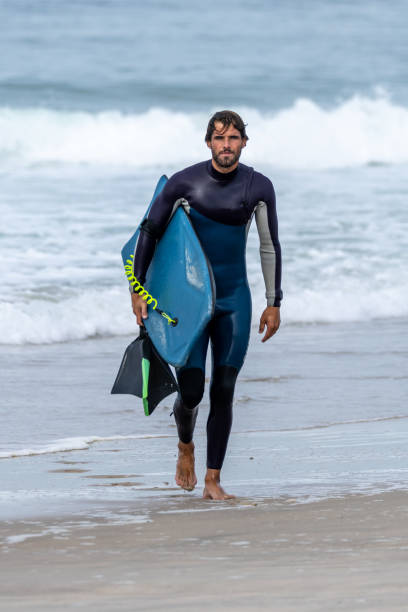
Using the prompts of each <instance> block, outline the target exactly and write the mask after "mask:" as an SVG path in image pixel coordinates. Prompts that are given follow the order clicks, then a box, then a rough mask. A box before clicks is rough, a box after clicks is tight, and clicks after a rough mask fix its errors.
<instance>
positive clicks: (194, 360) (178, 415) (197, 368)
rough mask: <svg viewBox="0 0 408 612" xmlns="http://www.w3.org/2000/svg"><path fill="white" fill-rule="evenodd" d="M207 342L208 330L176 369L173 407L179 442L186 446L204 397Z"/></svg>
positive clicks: (207, 329) (190, 437) (191, 436)
mask: <svg viewBox="0 0 408 612" xmlns="http://www.w3.org/2000/svg"><path fill="white" fill-rule="evenodd" d="M208 341H209V328H208V326H207V328H206V329H205V330H204V331H203V333H202V334H201V336H200V337H199V338H198V339H197V341H196V343H195V345H194V347H193V349H192V351H191V353H190V356H189V358H188V360H187V363H186V364H185V365H184V366H183V367H181V368H176V376H177V382H178V384H179V389H180V392H179V393H178V394H177V397H176V400H175V402H174V406H173V414H174V418H175V421H176V425H177V432H178V436H179V439H180V441H181V442H184V444H188V443H189V442H191V440H192V439H193V433H194V427H195V423H196V420H197V414H198V404H199V403H200V402H201V400H202V397H203V395H204V383H205V359H206V356H207V348H208Z"/></svg>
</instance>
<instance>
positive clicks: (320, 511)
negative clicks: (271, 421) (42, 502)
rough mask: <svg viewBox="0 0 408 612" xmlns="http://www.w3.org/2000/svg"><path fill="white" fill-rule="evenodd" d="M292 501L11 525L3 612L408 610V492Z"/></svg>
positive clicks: (179, 500) (126, 509) (173, 504)
mask: <svg viewBox="0 0 408 612" xmlns="http://www.w3.org/2000/svg"><path fill="white" fill-rule="evenodd" d="M294 501H295V500H293V499H290V498H287V499H266V498H265V499H259V500H256V499H244V498H238V499H236V500H231V501H228V502H212V501H206V500H201V499H198V498H194V497H188V496H186V495H184V494H181V495H179V496H175V497H172V498H171V499H168V500H167V501H166V502H164V501H163V499H161V500H158V501H157V503H152V505H151V506H150V508H148V511H147V512H145V511H144V512H143V513H141V512H140V509H138V501H137V500H135V502H134V503H133V504H132V503H129V502H128V503H126V504H124V505H122V514H121V513H116V515H114V514H112V516H111V518H109V516H106V515H105V516H104V517H103V518H101V517H97V516H95V515H92V514H89V513H88V515H86V514H85V513H84V514H82V515H80V516H79V515H78V514H75V515H72V516H70V517H64V518H52V517H48V518H46V519H43V518H41V519H30V520H25V521H21V520H20V521H4V522H3V523H2V524H1V527H0V536H1V557H2V566H3V567H2V577H3V581H2V582H3V585H4V586H3V588H2V594H1V596H0V610H27V609H30V610H40V609H41V610H53V611H55V610H62V609H74V608H75V609H77V608H78V607H86V609H87V610H117V609H120V610H125V611H126V610H162V609H166V610H173V609H176V608H177V609H181V610H184V609H186V610H187V609H193V610H204V609H207V608H208V607H209V606H211V609H212V610H224V609H226V608H228V609H229V608H231V609H238V610H254V609H256V610H263V609H264V610H271V609H276V610H279V611H282V612H286V611H292V610H295V609H296V610H299V609H301V610H302V611H305V612H308V611H310V612H312V611H315V610H322V611H323V610H324V611H327V610H332V609H339V610H353V611H354V610H370V611H377V610H378V611H380V610H381V611H383V610H387V611H388V610H403V609H405V606H406V601H407V598H408V584H407V581H406V564H407V561H408V536H407V533H406V522H407V518H408V492H406V491H391V492H387V493H382V494H376V495H362V494H357V495H346V496H344V497H341V498H335V499H325V500H321V501H315V502H308V503H294ZM145 509H146V508H145ZM120 516H122V519H123V520H121V519H120ZM118 517H119V518H118Z"/></svg>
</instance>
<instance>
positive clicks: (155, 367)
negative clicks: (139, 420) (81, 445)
mask: <svg viewBox="0 0 408 612" xmlns="http://www.w3.org/2000/svg"><path fill="white" fill-rule="evenodd" d="M178 390H179V387H178V385H177V382H176V379H175V378H174V376H173V373H172V372H171V370H170V368H169V365H168V363H166V362H165V361H164V359H163V358H162V357H161V356H160V355H159V353H158V352H157V351H156V349H155V348H154V346H153V344H152V341H151V340H150V337H149V334H148V333H147V331H146V330H145V328H144V327H140V335H139V337H138V338H136V340H134V341H133V342H132V343H131V344H129V346H128V347H127V349H126V350H125V354H124V355H123V359H122V363H121V364H120V368H119V372H118V374H117V376H116V380H115V382H114V384H113V387H112V390H111V393H113V394H130V395H136V396H137V397H140V398H142V400H143V408H144V413H145V415H146V416H149V415H150V414H152V412H153V410H154V409H155V408H156V406H157V405H158V404H159V403H160V402H161V400H162V399H164V398H165V397H167V396H168V395H170V394H171V393H174V392H175V391H178Z"/></svg>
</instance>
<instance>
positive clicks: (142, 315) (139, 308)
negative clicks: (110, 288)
mask: <svg viewBox="0 0 408 612" xmlns="http://www.w3.org/2000/svg"><path fill="white" fill-rule="evenodd" d="M130 295H131V298H132V309H133V312H134V314H135V315H136V319H137V324H138V325H140V326H142V327H144V323H143V319H147V317H148V316H149V315H148V314H147V304H146V301H145V300H144V299H143V298H142V296H140V295H139V294H138V293H131V294H130Z"/></svg>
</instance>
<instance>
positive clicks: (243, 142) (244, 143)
mask: <svg viewBox="0 0 408 612" xmlns="http://www.w3.org/2000/svg"><path fill="white" fill-rule="evenodd" d="M247 142H248V138H243V139H242V148H244V147H246V143H247Z"/></svg>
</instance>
